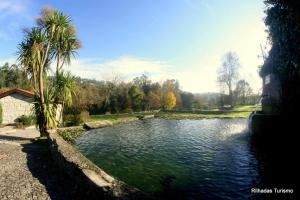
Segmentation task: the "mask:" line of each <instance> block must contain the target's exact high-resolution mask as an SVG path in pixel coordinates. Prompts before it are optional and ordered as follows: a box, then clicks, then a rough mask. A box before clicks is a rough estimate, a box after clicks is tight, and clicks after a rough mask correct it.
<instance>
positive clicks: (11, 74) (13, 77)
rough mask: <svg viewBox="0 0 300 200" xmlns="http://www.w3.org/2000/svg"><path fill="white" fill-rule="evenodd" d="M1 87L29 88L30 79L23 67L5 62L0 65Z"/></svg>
mask: <svg viewBox="0 0 300 200" xmlns="http://www.w3.org/2000/svg"><path fill="white" fill-rule="evenodd" d="M0 88H23V89H28V88H29V80H28V78H27V76H26V73H25V72H24V70H23V69H22V68H20V67H18V66H17V65H15V64H14V65H9V63H5V64H4V65H3V66H0Z"/></svg>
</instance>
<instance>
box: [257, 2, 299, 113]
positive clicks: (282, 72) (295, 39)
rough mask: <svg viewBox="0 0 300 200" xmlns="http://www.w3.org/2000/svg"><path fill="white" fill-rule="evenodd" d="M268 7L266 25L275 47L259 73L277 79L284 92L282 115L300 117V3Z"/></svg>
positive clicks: (277, 3)
mask: <svg viewBox="0 0 300 200" xmlns="http://www.w3.org/2000/svg"><path fill="white" fill-rule="evenodd" d="M265 4H266V5H267V9H266V14H267V17H266V19H265V24H266V26H267V29H268V34H269V41H270V44H271V45H272V47H271V49H270V52H269V55H268V57H267V59H266V60H265V62H264V65H263V66H262V68H261V71H260V74H261V76H262V77H264V76H266V75H267V74H269V73H274V74H275V75H277V76H278V78H279V79H280V83H281V93H282V94H281V102H280V103H281V105H280V112H282V113H288V115H291V114H292V113H294V114H297V113H298V112H299V111H300V104H299V101H300V91H299V87H300V37H299V35H300V2H299V1H298V0H288V1H283V0H266V1H265Z"/></svg>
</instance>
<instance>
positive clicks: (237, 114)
mask: <svg viewBox="0 0 300 200" xmlns="http://www.w3.org/2000/svg"><path fill="white" fill-rule="evenodd" d="M254 110H261V106H255V105H246V106H235V107H234V108H233V109H232V110H228V113H222V114H196V113H176V112H174V113H171V112H170V113H168V112H156V113H153V112H146V113H122V114H108V115H91V118H90V120H89V122H95V121H101V120H109V121H112V122H114V121H116V120H119V119H126V118H132V117H140V116H143V115H153V114H154V115H155V117H157V118H162V119H202V118H209V119H211V118H248V117H249V115H250V113H251V112H252V111H254ZM213 111H218V110H213Z"/></svg>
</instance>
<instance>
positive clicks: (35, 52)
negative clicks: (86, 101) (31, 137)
mask: <svg viewBox="0 0 300 200" xmlns="http://www.w3.org/2000/svg"><path fill="white" fill-rule="evenodd" d="M80 46H81V45H80V42H79V41H78V39H77V37H76V31H75V28H74V26H73V25H72V24H71V19H70V17H69V16H67V15H65V14H64V13H63V12H60V11H57V10H53V9H51V8H44V9H43V10H42V15H41V16H40V17H39V18H38V19H37V24H36V26H35V27H33V28H31V29H28V30H26V32H25V38H24V40H23V41H22V42H21V43H20V44H19V48H18V60H19V62H20V64H21V65H22V66H23V69H24V70H25V72H26V73H27V75H28V76H29V77H30V79H31V82H32V85H33V89H34V91H35V96H36V97H35V100H36V101H35V103H34V104H35V112H36V116H37V119H38V120H37V123H38V125H39V130H40V133H41V136H44V135H47V128H53V127H56V125H57V121H56V115H55V114H56V112H55V110H56V108H57V101H56V100H57V99H58V98H56V97H55V96H54V94H55V93H52V89H50V88H49V87H47V81H46V80H47V70H48V69H49V66H50V64H51V62H53V61H54V62H56V75H57V85H59V87H58V88H59V93H57V94H59V95H61V96H60V98H62V99H63V101H65V100H68V101H69V102H70V101H71V99H70V98H69V96H70V94H69V93H68V92H66V90H65V88H66V87H67V86H66V87H65V86H63V85H62V84H61V83H60V82H59V81H60V80H59V73H60V71H61V69H62V67H63V66H64V64H65V63H66V64H70V61H71V56H74V54H75V52H76V50H77V49H78V48H80ZM45 79H46V80H45ZM67 88H68V87H67ZM66 98H67V99H66Z"/></svg>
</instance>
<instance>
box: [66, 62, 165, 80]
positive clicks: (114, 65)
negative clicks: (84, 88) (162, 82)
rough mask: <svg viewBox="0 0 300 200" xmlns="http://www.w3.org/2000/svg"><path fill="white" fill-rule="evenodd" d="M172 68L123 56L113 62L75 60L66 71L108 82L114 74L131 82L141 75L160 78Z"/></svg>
mask: <svg viewBox="0 0 300 200" xmlns="http://www.w3.org/2000/svg"><path fill="white" fill-rule="evenodd" d="M169 68H170V65H168V64H167V63H165V62H161V61H156V60H150V59H144V58H137V57H133V56H122V57H119V58H116V59H113V60H104V61H103V60H102V61H101V60H98V59H79V60H73V62H72V64H71V65H70V66H67V67H66V68H65V69H66V70H69V71H71V72H72V73H73V74H75V75H77V76H81V77H83V78H92V79H96V80H107V79H108V78H110V77H111V76H112V74H118V75H121V76H122V77H123V78H124V79H125V80H131V79H132V78H134V77H136V76H140V75H141V74H149V75H150V76H151V77H152V76H159V75H161V74H163V73H166V71H167V70H168V69H169Z"/></svg>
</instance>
